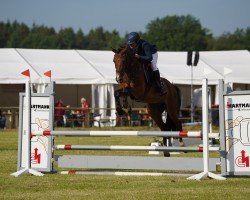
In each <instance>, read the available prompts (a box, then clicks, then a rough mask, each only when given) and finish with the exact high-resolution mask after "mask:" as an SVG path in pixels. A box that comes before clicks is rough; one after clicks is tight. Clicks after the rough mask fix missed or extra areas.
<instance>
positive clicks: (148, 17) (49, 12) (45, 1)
mask: <svg viewBox="0 0 250 200" xmlns="http://www.w3.org/2000/svg"><path fill="white" fill-rule="evenodd" d="M249 8H250V0H0V21H3V22H7V20H9V21H10V22H13V21H14V20H16V21H18V22H23V23H25V24H27V25H28V26H30V27H31V26H32V24H33V23H35V24H37V25H45V26H48V27H54V28H55V30H56V31H58V30H60V29H61V28H67V27H72V28H73V29H74V30H75V31H77V30H78V29H79V28H81V29H82V30H83V32H84V34H87V33H88V32H89V31H90V30H91V29H95V28H97V27H100V26H102V27H103V28H104V29H105V30H108V31H113V30H117V31H118V32H119V33H120V34H121V36H124V35H125V33H128V32H131V31H142V32H145V31H146V26H147V24H148V23H150V22H151V21H153V20H155V19H156V18H163V17H165V16H172V15H178V16H181V15H188V14H190V15H192V16H193V17H195V18H196V19H198V20H199V21H200V23H201V25H202V26H203V27H204V28H207V29H209V30H210V31H211V33H212V34H213V35H214V36H220V35H221V34H223V33H226V32H231V33H233V32H234V31H235V30H236V29H237V28H243V29H246V28H247V27H250V11H249Z"/></svg>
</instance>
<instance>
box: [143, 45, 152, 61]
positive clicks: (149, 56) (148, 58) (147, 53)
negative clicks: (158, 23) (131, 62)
mask: <svg viewBox="0 0 250 200" xmlns="http://www.w3.org/2000/svg"><path fill="white" fill-rule="evenodd" d="M142 48H143V51H144V54H145V55H140V59H141V60H143V61H147V62H151V61H152V59H153V57H152V52H151V49H150V45H149V44H148V43H146V44H144V45H143V46H142Z"/></svg>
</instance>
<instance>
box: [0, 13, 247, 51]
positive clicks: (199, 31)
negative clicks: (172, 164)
mask: <svg viewBox="0 0 250 200" xmlns="http://www.w3.org/2000/svg"><path fill="white" fill-rule="evenodd" d="M140 35H141V37H142V38H143V39H146V40H148V41H149V42H151V43H153V44H156V45H157V47H158V50H160V51H188V50H199V51H209V50H239V49H247V50H250V27H248V28H246V29H236V30H235V32H233V33H224V34H222V35H220V36H218V37H214V36H213V34H212V33H211V32H210V31H209V30H208V29H207V28H204V27H203V26H202V24H201V23H200V21H199V20H198V19H196V18H194V17H193V16H191V15H186V16H177V15H173V16H166V17H163V18H156V19H155V20H152V21H151V22H149V23H148V24H147V26H146V31H145V32H140ZM126 36H127V34H125V36H120V34H119V32H118V31H116V30H113V31H107V30H104V29H103V27H97V28H95V29H91V30H90V31H89V33H87V34H85V33H84V32H83V30H82V29H78V30H77V31H74V30H73V29H72V28H71V27H68V28H61V29H60V30H59V31H56V30H55V29H54V28H53V27H47V26H44V25H37V24H33V25H32V27H29V26H27V25H26V24H24V23H19V22H17V21H14V22H9V21H8V22H1V21H0V48H31V49H89V50H110V49H111V47H114V48H116V47H118V46H119V45H122V44H124V43H125V41H126Z"/></svg>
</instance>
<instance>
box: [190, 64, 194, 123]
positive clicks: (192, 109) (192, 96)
mask: <svg viewBox="0 0 250 200" xmlns="http://www.w3.org/2000/svg"><path fill="white" fill-rule="evenodd" d="M193 76H194V75H193V65H191V103H190V104H191V108H190V109H191V111H190V116H191V122H194V93H193V78H194V77H193Z"/></svg>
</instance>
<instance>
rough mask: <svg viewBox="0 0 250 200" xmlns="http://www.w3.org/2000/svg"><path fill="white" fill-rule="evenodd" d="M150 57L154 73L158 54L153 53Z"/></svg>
mask: <svg viewBox="0 0 250 200" xmlns="http://www.w3.org/2000/svg"><path fill="white" fill-rule="evenodd" d="M152 57H153V59H152V61H151V68H152V70H153V71H156V70H158V68H157V60H158V53H157V52H156V53H154V54H153V55H152Z"/></svg>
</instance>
